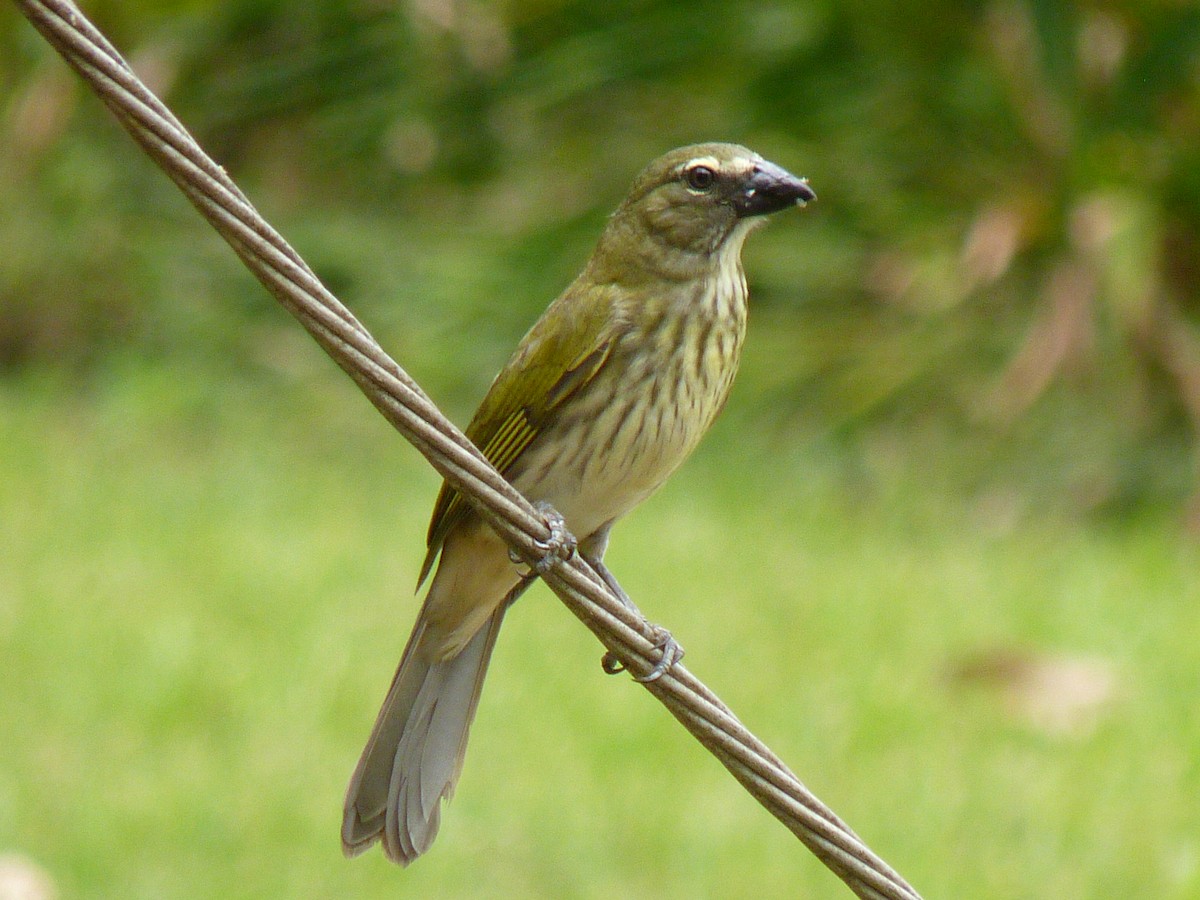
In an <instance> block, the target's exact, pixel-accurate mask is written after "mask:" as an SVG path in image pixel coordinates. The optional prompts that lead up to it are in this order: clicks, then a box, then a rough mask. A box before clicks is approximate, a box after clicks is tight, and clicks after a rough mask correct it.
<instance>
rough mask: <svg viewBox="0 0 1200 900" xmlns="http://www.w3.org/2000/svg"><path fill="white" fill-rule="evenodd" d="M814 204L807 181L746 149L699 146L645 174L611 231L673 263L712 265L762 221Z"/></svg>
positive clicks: (654, 165) (673, 153) (651, 167)
mask: <svg viewBox="0 0 1200 900" xmlns="http://www.w3.org/2000/svg"><path fill="white" fill-rule="evenodd" d="M814 199H816V194H814V193H813V191H812V188H810V187H809V186H808V181H807V180H806V179H803V178H797V177H796V176H795V175H792V174H791V173H789V172H787V171H785V170H784V169H782V168H780V167H779V166H777V165H775V164H774V163H771V162H767V161H766V160H765V159H763V158H762V157H761V156H759V155H758V154H757V153H754V152H753V151H751V150H747V149H746V148H745V147H740V146H738V145H737V144H693V145H692V146H690V147H680V148H679V149H677V150H672V151H671V152H670V153H667V154H665V155H663V156H660V157H659V158H658V159H656V160H655V161H654V162H652V163H650V165H648V166H647V167H646V168H645V170H644V171H643V172H642V173H641V174H640V175H639V176H638V177H637V179H636V180H635V181H634V183H633V188H632V189H631V190H630V192H629V196H627V197H626V198H625V202H624V203H622V204H621V206H620V208H619V209H618V210H617V211H616V213H614V215H613V219H612V222H611V223H610V231H613V232H616V233H615V234H614V235H613V237H618V238H619V239H624V240H630V239H632V240H634V241H637V242H639V243H642V242H645V243H643V244H642V245H643V246H655V247H657V248H658V250H659V251H660V252H666V253H667V254H668V255H671V256H674V255H677V254H683V255H687V256H695V257H709V256H712V255H714V254H717V253H718V251H720V250H721V249H722V248H723V246H724V245H726V243H727V242H728V241H729V240H730V238H732V237H737V238H742V237H744V236H745V234H746V232H747V231H749V230H750V228H751V227H753V225H755V224H757V223H759V222H761V221H762V217H763V216H765V215H768V214H769V213H774V212H779V211H780V210H783V209H787V208H789V207H792V206H797V205H799V206H803V205H804V204H805V203H807V202H808V201H810V200H814ZM624 240H623V241H622V243H624ZM737 243H738V245H740V243H741V241H740V240H738V241H737Z"/></svg>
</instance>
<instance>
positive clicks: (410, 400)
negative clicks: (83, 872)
mask: <svg viewBox="0 0 1200 900" xmlns="http://www.w3.org/2000/svg"><path fill="white" fill-rule="evenodd" d="M15 2H16V4H17V6H18V7H19V8H20V9H21V11H22V12H23V13H24V14H25V16H26V17H27V18H28V19H29V20H30V22H32V23H33V25H34V27H36V28H37V29H38V31H40V32H41V33H42V35H43V36H44V37H45V38H46V40H47V41H49V43H50V44H51V45H53V46H54V48H55V49H56V50H57V51H58V52H59V53H60V54H62V56H63V58H64V59H66V61H67V62H68V63H69V64H70V65H71V66H72V68H74V69H75V70H76V71H77V72H78V73H79V74H80V75H81V76H82V77H83V78H84V80H85V81H86V82H87V83H88V84H89V85H90V86H91V87H92V89H93V90H95V92H96V93H97V94H98V95H99V97H100V98H101V99H102V100H103V101H104V103H105V104H106V105H107V106H108V107H109V109H110V110H112V112H113V113H114V115H116V117H117V118H118V119H119V120H120V122H121V123H122V125H124V126H125V128H126V129H127V130H128V131H129V133H130V134H131V135H132V136H133V138H134V140H136V141H137V142H138V144H140V145H141V147H142V148H143V149H144V150H145V151H146V153H147V154H148V155H149V156H150V157H151V158H153V159H154V160H155V162H156V163H157V164H158V165H159V166H160V167H161V168H162V169H163V170H164V171H165V172H166V173H167V175H169V176H170V178H171V179H172V180H173V181H174V182H175V183H176V185H178V186H179V188H180V189H181V190H182V191H183V192H184V193H185V194H186V195H187V197H188V199H189V200H191V202H192V203H193V204H194V205H195V206H196V208H197V209H198V210H199V211H200V213H201V214H202V215H203V216H204V217H205V219H207V220H208V222H209V223H210V224H211V225H212V226H213V228H215V229H216V230H217V232H218V233H219V234H220V235H221V236H222V237H223V238H224V239H225V240H226V241H227V242H228V243H229V245H230V246H231V247H232V248H233V249H234V251H235V252H236V253H237V254H238V256H239V257H240V258H241V259H242V261H243V262H244V263H245V264H246V266H247V267H248V268H249V269H250V270H251V272H253V273H254V275H255V276H256V277H257V278H258V279H259V281H260V282H262V284H263V285H264V286H265V287H266V288H267V290H269V291H270V292H271V293H272V294H273V295H274V296H275V298H276V299H277V300H278V301H279V302H280V303H281V304H283V306H284V307H286V308H287V310H288V311H289V312H291V313H292V315H293V316H295V317H296V319H297V320H299V322H300V324H301V325H303V326H304V328H305V329H307V330H308V332H309V333H310V334H311V335H312V336H313V337H314V338H315V339H316V340H317V342H318V343H319V344H320V345H321V346H322V347H323V348H324V349H325V351H326V352H327V353H328V354H329V355H330V356H331V357H333V359H334V360H335V361H336V362H337V363H338V365H339V366H341V367H342V368H343V369H344V370H345V371H346V372H347V373H348V374H349V375H350V377H351V378H353V379H354V381H355V382H356V383H357V384H358V386H359V387H360V388H361V389H362V391H363V393H364V394H365V395H366V396H367V398H368V399H369V400H370V401H371V402H372V403H373V404H374V405H375V407H376V408H377V409H378V410H379V411H380V413H382V414H383V416H384V417H385V418H386V419H387V420H388V421H389V422H391V423H392V425H393V426H394V427H395V428H396V429H397V430H398V431H399V432H400V433H401V434H402V435H403V436H404V437H405V438H406V439H407V440H408V441H409V442H411V443H412V444H413V445H414V446H415V447H416V448H417V449H418V450H419V451H420V452H421V453H422V454H423V455H424V456H425V458H426V459H427V460H428V461H429V462H430V464H431V465H432V466H433V467H434V468H435V469H437V471H438V472H439V473H441V475H442V476H443V477H445V478H446V479H447V480H448V481H449V482H450V483H451V484H452V485H453V486H454V487H455V488H456V489H458V490H459V491H460V492H461V493H462V494H463V496H464V497H466V498H467V499H468V500H469V501H470V502H471V503H472V504H473V505H474V506H475V508H476V509H477V510H478V511H479V513H480V515H481V516H482V517H483V518H484V519H485V520H486V521H487V522H488V523H489V524H490V525H491V526H492V527H493V528H495V529H496V531H497V532H498V533H499V534H500V536H501V537H502V538H503V539H504V540H505V541H507V542H508V543H509V545H510V546H511V547H512V548H513V549H514V550H515V551H516V552H517V553H518V554H520V555H521V557H522V558H524V559H526V560H528V561H533V560H536V559H538V558H540V557H541V556H542V551H541V549H540V547H539V544H540V543H541V542H544V541H545V540H547V538H548V537H549V529H548V528H547V525H546V522H545V521H544V519H543V517H542V515H541V514H539V513H538V512H537V511H536V510H535V509H534V508H533V507H532V506H531V505H530V503H529V502H528V501H527V500H526V499H525V498H524V497H522V496H521V495H520V494H519V493H518V492H517V491H516V490H514V489H513V487H512V486H511V485H509V484H508V482H507V481H505V480H504V478H503V477H502V476H501V475H500V474H499V473H498V472H497V471H496V470H495V469H494V468H493V467H492V466H491V464H490V463H488V461H487V460H486V459H485V458H484V457H483V455H482V454H481V453H480V452H479V450H478V449H476V447H475V446H474V445H473V444H472V443H471V442H470V441H468V440H467V438H466V437H465V436H464V435H463V434H462V433H461V432H460V431H459V430H458V429H457V428H455V427H454V425H453V424H451V422H450V421H449V420H447V419H446V418H445V416H443V415H442V414H441V412H440V411H439V410H438V409H437V407H436V406H434V404H433V402H432V401H431V400H430V399H429V398H428V397H427V396H426V395H425V394H424V392H422V391H421V389H420V387H419V386H418V385H417V384H416V382H414V381H413V380H412V379H411V378H410V377H409V376H408V374H407V373H405V372H404V370H403V369H401V368H400V366H399V365H397V364H396V362H395V361H393V360H392V359H391V358H390V357H389V356H388V355H387V354H386V353H385V352H384V351H383V349H382V348H381V347H380V346H379V344H378V343H376V342H375V340H374V339H373V338H372V337H371V335H370V334H369V333H368V332H367V329H366V328H364V327H363V326H362V324H361V323H360V322H359V321H358V320H357V319H356V318H355V317H354V316H353V315H352V314H351V313H350V311H349V310H347V309H346V308H345V307H344V306H343V305H342V304H341V303H340V302H338V300H337V298H335V297H334V296H333V295H332V294H330V293H329V291H328V290H326V289H325V287H324V286H323V285H322V284H321V283H320V281H319V280H318V279H317V277H316V275H314V274H313V272H312V270H311V269H309V268H308V266H307V265H306V264H305V263H304V261H303V260H302V259H301V258H300V255H299V254H298V253H296V251H295V250H293V249H292V248H291V247H290V246H288V244H287V242H286V241H284V239H283V238H282V237H281V236H280V235H279V234H278V233H277V232H276V231H275V230H274V229H273V228H272V227H271V226H270V225H268V224H267V222H266V221H265V220H264V219H263V218H262V217H261V216H260V215H259V214H258V212H257V211H256V210H255V209H254V207H253V206H252V205H251V204H250V202H249V201H248V200H247V199H246V197H245V196H244V195H243V194H242V192H241V191H240V190H238V188H237V186H236V185H235V184H234V183H233V181H232V180H231V179H230V178H229V176H228V175H227V174H226V173H225V170H224V169H222V168H221V167H220V166H218V165H217V164H216V163H215V162H213V161H212V160H211V159H210V158H209V157H208V156H207V155H206V154H205V153H204V151H203V150H201V149H200V147H199V145H198V144H197V143H196V142H195V141H194V140H193V139H192V137H191V136H190V135H189V134H188V133H187V131H186V130H185V129H184V128H183V126H182V125H181V124H180V123H179V122H178V121H177V120H176V119H175V117H174V116H173V115H172V114H171V112H170V110H168V109H167V107H166V106H165V105H164V104H163V103H162V102H161V101H160V100H159V99H158V98H157V97H155V96H154V94H152V93H151V92H150V90H149V89H148V88H147V87H146V86H145V85H144V84H143V83H142V82H141V81H140V80H139V79H138V77H137V76H136V75H135V74H134V73H133V71H132V70H131V69H130V68H129V66H128V65H127V64H126V63H125V61H124V60H123V59H122V58H121V56H120V54H119V53H118V52H117V51H116V50H115V49H114V48H113V47H112V45H111V44H109V42H108V41H107V40H106V39H105V37H104V35H102V34H101V33H100V32H99V31H98V30H97V29H96V28H95V26H93V25H92V23H91V22H89V21H88V20H87V19H86V18H85V17H84V16H83V14H82V13H81V12H80V11H79V10H78V9H77V8H76V7H75V6H74V5H73V4H71V3H69V2H67V0H44V2H35V0H15ZM543 580H544V581H545V582H546V583H547V584H548V585H549V586H550V588H551V589H552V590H553V591H554V592H555V593H556V594H557V595H558V596H559V598H560V599H561V600H562V601H563V603H564V604H566V606H567V608H568V609H570V611H571V612H572V613H574V614H575V615H576V616H577V617H578V618H579V619H580V620H581V621H583V623H584V624H585V625H587V627H588V628H589V629H591V630H592V632H593V633H594V634H595V635H596V636H597V637H598V638H599V639H600V641H601V643H603V644H604V646H605V647H606V648H608V649H609V650H610V651H611V652H612V653H613V654H614V655H615V656H616V658H617V659H618V660H619V661H620V662H621V663H622V664H623V665H625V667H626V668H628V669H629V670H630V671H632V672H634V673H635V674H636V673H645V672H647V671H649V670H650V668H651V667H652V665H653V659H654V653H655V651H654V639H655V633H654V631H653V630H652V628H651V626H650V625H649V624H648V623H646V622H645V621H643V620H641V619H640V618H639V617H637V616H635V615H633V614H632V613H630V612H629V611H628V610H627V609H626V608H625V607H624V606H623V605H622V604H621V603H620V601H619V600H618V599H617V598H616V597H615V596H614V595H613V594H612V593H611V591H610V590H609V589H608V588H607V586H606V585H605V584H604V583H603V581H602V580H601V579H600V578H599V576H597V575H596V573H595V572H593V571H592V569H591V568H590V567H589V566H588V565H587V564H586V563H585V562H584V561H583V560H582V559H580V558H579V557H578V556H575V557H572V558H571V559H568V560H562V561H559V562H558V563H556V564H555V565H554V566H553V567H552V568H551V569H550V570H549V571H548V572H547V573H546V574H545V575H544V576H543ZM645 687H646V689H647V690H648V691H650V693H651V694H653V695H654V696H655V697H657V698H658V699H659V700H660V701H661V702H662V703H663V705H664V706H666V707H667V709H668V710H669V711H670V712H671V714H672V715H674V716H675V718H676V719H678V720H679V722H680V723H681V724H682V725H683V726H684V727H685V728H686V729H687V730H688V731H689V732H691V734H692V735H694V736H695V738H696V739H697V740H698V741H699V742H700V743H701V744H703V745H704V746H705V747H706V748H707V749H708V750H709V751H710V752H711V753H712V754H713V755H714V756H715V757H716V758H717V759H718V760H720V761H721V763H722V764H723V765H724V766H725V767H726V768H727V769H728V770H729V771H730V772H731V773H732V774H733V776H734V777H735V778H737V780H738V781H739V782H740V783H741V784H742V785H743V786H744V787H745V788H746V790H747V791H749V792H750V794H751V795H753V796H754V797H755V799H757V800H758V801H759V803H761V804H762V805H763V806H764V807H765V808H766V809H767V810H768V811H770V812H771V814H772V815H774V816H775V817H776V818H778V819H779V820H780V821H781V822H783V824H784V825H786V826H787V827H788V828H789V829H790V830H791V831H792V832H793V833H794V834H795V835H796V836H797V837H798V838H799V839H800V840H801V841H802V842H803V843H804V845H805V846H806V847H808V848H809V850H811V851H812V853H813V854H814V855H815V856H816V857H817V858H818V859H820V860H821V861H822V862H823V863H824V864H825V865H826V866H827V867H828V868H829V869H830V870H832V871H833V872H834V873H835V874H836V875H837V876H838V877H839V878H841V879H842V880H843V881H844V882H845V883H846V885H847V886H849V888H850V889H851V890H852V891H853V892H854V893H855V894H856V895H858V896H859V897H864V898H883V900H920V898H919V895H918V894H917V893H916V891H914V890H913V888H912V887H910V886H909V885H908V883H907V882H905V881H904V879H903V878H901V877H900V875H898V874H897V873H896V872H895V871H894V870H893V869H892V868H891V867H890V866H888V865H887V864H886V863H885V862H884V861H883V860H882V859H880V858H879V857H878V856H877V855H876V854H875V853H873V852H872V851H871V850H870V848H868V847H867V846H866V845H865V844H864V843H863V842H862V840H861V839H859V837H858V836H857V835H856V834H855V833H854V832H853V831H851V830H850V828H849V827H848V826H847V825H846V824H845V823H844V822H843V821H842V820H841V819H839V818H838V817H837V816H836V815H835V814H834V813H833V811H832V810H830V809H829V808H828V807H827V806H826V805H825V804H824V803H822V802H821V801H820V800H819V799H818V798H817V797H816V796H814V795H813V794H812V792H811V791H809V790H808V789H807V788H806V787H805V786H804V785H803V784H801V782H800V780H799V779H797V778H796V776H795V775H793V774H792V772H791V771H790V770H789V769H788V768H787V766H785V765H784V764H783V762H782V761H781V760H780V759H779V758H778V757H777V756H776V755H775V754H774V753H772V752H771V750H770V749H769V748H768V747H767V746H766V745H765V744H763V743H762V742H761V741H760V740H758V738H756V737H755V736H754V735H753V734H751V733H750V732H749V731H748V730H747V729H746V728H745V726H743V725H742V723H741V722H739V721H738V719H737V718H736V717H735V716H734V714H733V713H732V712H731V711H730V710H729V708H728V707H727V706H725V704H724V703H722V702H721V700H720V699H719V698H718V697H717V696H716V695H715V694H713V693H712V692H711V691H710V690H709V689H708V688H707V687H705V686H704V685H703V684H702V683H701V682H700V681H698V680H697V679H696V678H695V676H693V675H692V674H691V672H689V671H688V670H687V669H686V668H684V667H683V666H682V665H676V666H674V667H673V668H672V669H671V670H670V671H669V672H668V673H667V674H666V675H664V676H663V677H662V678H660V679H658V680H657V681H653V682H650V683H648V684H646V685H645Z"/></svg>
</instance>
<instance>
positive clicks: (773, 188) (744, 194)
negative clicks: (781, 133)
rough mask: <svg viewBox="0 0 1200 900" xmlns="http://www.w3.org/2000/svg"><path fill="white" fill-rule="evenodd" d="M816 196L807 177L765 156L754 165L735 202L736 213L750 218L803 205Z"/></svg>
mask: <svg viewBox="0 0 1200 900" xmlns="http://www.w3.org/2000/svg"><path fill="white" fill-rule="evenodd" d="M816 199H817V195H816V194H814V193H813V189H812V188H810V187H809V186H808V179H806V178H797V177H796V176H795V175H793V174H792V173H791V172H788V171H786V170H785V169H781V168H780V167H779V166H777V165H775V164H774V163H769V162H767V161H766V160H762V161H761V162H759V163H758V164H757V165H756V166H755V167H754V170H753V171H752V172H751V173H750V177H749V178H747V179H746V182H745V184H743V185H742V189H741V191H740V192H739V193H738V194H737V196H736V197H734V201H733V203H734V206H735V207H736V209H737V214H738V215H739V216H741V217H742V218H747V217H749V216H765V215H768V214H769V213H775V212H779V211H780V210H783V209H787V208H788V207H789V206H803V205H804V204H805V203H808V202H809V201H810V200H816Z"/></svg>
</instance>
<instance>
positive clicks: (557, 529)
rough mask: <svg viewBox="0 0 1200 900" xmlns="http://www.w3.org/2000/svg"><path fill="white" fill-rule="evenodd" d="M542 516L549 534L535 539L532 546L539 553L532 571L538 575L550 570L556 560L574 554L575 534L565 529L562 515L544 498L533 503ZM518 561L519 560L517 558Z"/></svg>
mask: <svg viewBox="0 0 1200 900" xmlns="http://www.w3.org/2000/svg"><path fill="white" fill-rule="evenodd" d="M533 508H534V509H536V510H537V511H538V512H539V513H540V514H541V516H542V520H543V521H544V522H545V523H546V528H547V529H548V530H549V531H550V536H549V537H548V538H546V540H544V541H535V542H534V546H536V547H537V549H538V552H539V553H541V554H542V555H541V557H539V558H538V559H537V560H536V561H535V562H534V564H533V571H535V572H537V573H538V574H539V575H545V574H546V573H547V572H549V571H550V568H551V567H552V566H553V565H554V563H555V562H557V561H558V560H560V559H561V560H568V559H570V558H571V557H572V556H574V555H575V546H576V543H575V536H574V535H572V534H571V532H569V531H567V523H566V522H565V521H563V517H562V516H561V515H560V514H559V512H558V510H556V509H555V508H554V507H553V506H551V505H550V504H549V503H547V502H545V501H544V500H539V501H538V502H537V503H535V504H533ZM517 561H518V562H519V560H517Z"/></svg>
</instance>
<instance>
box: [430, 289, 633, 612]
mask: <svg viewBox="0 0 1200 900" xmlns="http://www.w3.org/2000/svg"><path fill="white" fill-rule="evenodd" d="M592 290H593V294H592V295H591V296H592V297H593V300H594V299H595V297H596V296H597V295H600V296H601V302H600V303H599V304H596V303H594V302H593V304H592V306H591V308H590V309H589V310H587V311H586V314H583V315H580V313H581V312H584V310H583V309H582V300H583V297H584V296H585V294H584V293H583V292H581V290H580V289H579V287H578V284H576V285H572V288H571V289H568V291H567V292H566V293H565V294H563V295H562V296H561V297H559V299H558V300H556V301H555V302H554V303H553V304H551V306H550V308H549V309H548V310H546V312H545V314H543V316H542V318H541V319H539V320H538V321H537V323H536V324H535V325H534V326H533V328H532V329H530V331H529V333H528V334H527V335H525V337H524V339H522V341H521V343H520V345H519V346H518V347H517V350H516V352H515V353H513V355H512V358H511V359H510V360H509V361H508V364H507V365H505V367H504V368H503V369H501V371H500V374H499V375H497V376H496V380H495V381H493V382H492V386H491V388H489V389H488V392H487V395H486V396H485V397H484V398H483V402H482V403H480V405H479V409H478V411H477V412H476V413H475V417H474V418H473V419H472V420H471V424H470V425H468V426H467V430H466V435H467V437H469V438H470V439H471V440H472V441H473V442H474V443H475V445H476V446H477V447H479V449H480V450H481V451H482V452H483V455H484V456H485V457H487V459H488V461H489V462H491V464H492V465H494V466H495V467H496V468H497V469H498V470H499V471H500V473H501V474H502V475H507V474H508V471H509V469H510V468H511V467H512V465H513V463H514V462H516V461H517V460H518V459H519V458H520V456H521V454H522V453H523V452H524V451H525V449H526V448H527V447H528V446H529V445H530V444H531V443H532V442H533V441H534V439H535V438H536V437H537V436H538V435H539V434H540V433H541V432H542V429H543V427H544V425H545V424H546V422H547V421H549V417H550V413H552V412H554V411H555V410H557V409H558V408H559V407H561V406H562V404H563V403H565V402H566V401H567V400H568V399H570V398H571V397H573V396H574V395H575V394H577V393H578V392H579V391H580V390H582V389H583V388H584V387H585V386H586V385H587V384H589V383H590V382H591V380H592V379H593V378H594V377H595V376H596V373H597V372H599V371H600V369H601V367H602V366H603V365H604V361H605V360H606V359H608V356H609V353H610V352H611V350H612V345H613V337H612V334H611V329H610V327H609V316H608V310H609V308H610V302H609V300H610V298H609V297H608V296H607V293H606V292H604V291H603V290H602V289H596V288H593V289H592ZM572 348H574V349H572ZM469 509H470V505H469V504H468V503H467V502H466V501H465V500H464V499H463V497H462V495H461V494H459V492H458V491H457V490H455V489H454V488H453V487H451V486H450V485H449V484H448V483H445V482H443V484H442V488H441V491H439V493H438V496H437V500H436V501H435V502H434V505H433V515H432V517H431V518H430V522H429V533H428V537H427V546H428V548H429V549H428V552H427V553H426V555H425V562H424V564H423V565H422V566H421V575H420V578H419V579H418V581H417V587H418V588H420V586H421V584H423V583H424V581H425V579H426V578H428V577H429V572H430V570H432V568H433V564H434V562H435V561H436V560H437V556H438V553H439V552H440V551H441V548H442V544H443V543H445V540H446V536H447V535H448V534H449V533H450V532H451V531H452V530H453V529H454V527H455V526H456V525H457V524H458V523H459V522H460V521H461V520H462V518H463V517H464V516H465V515H466V514H467V513H468V511H469Z"/></svg>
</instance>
